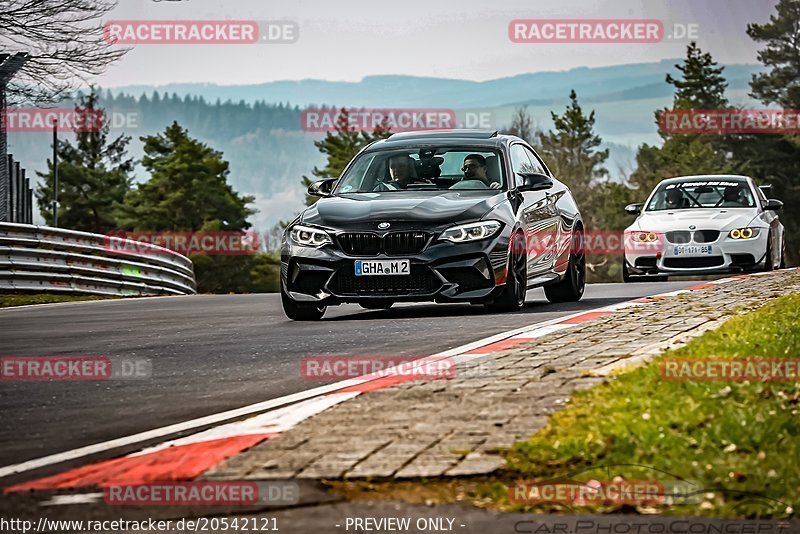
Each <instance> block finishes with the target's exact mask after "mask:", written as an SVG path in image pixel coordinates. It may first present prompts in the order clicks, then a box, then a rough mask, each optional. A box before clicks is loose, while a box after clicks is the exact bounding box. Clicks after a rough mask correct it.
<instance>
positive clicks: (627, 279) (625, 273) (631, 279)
mask: <svg viewBox="0 0 800 534" xmlns="http://www.w3.org/2000/svg"><path fill="white" fill-rule="evenodd" d="M622 281H623V282H624V283H626V284H636V283H640V282H666V281H667V277H666V276H663V275H662V276H650V277H645V276H631V273H630V271H629V270H628V263H627V262H626V261H625V258H623V259H622Z"/></svg>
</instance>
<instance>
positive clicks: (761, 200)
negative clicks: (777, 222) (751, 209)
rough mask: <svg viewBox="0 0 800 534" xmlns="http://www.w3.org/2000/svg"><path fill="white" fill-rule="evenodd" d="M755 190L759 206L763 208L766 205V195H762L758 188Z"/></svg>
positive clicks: (762, 192)
mask: <svg viewBox="0 0 800 534" xmlns="http://www.w3.org/2000/svg"><path fill="white" fill-rule="evenodd" d="M755 189H756V195H758V200H759V204H761V207H762V208H763V207H764V206H766V205H767V195H765V194H764V191H762V190H761V188H760V187H758V186H756V188H755Z"/></svg>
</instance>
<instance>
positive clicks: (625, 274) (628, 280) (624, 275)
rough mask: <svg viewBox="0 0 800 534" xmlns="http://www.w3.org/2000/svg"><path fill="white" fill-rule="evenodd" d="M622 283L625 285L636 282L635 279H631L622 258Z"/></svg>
mask: <svg viewBox="0 0 800 534" xmlns="http://www.w3.org/2000/svg"><path fill="white" fill-rule="evenodd" d="M622 281H623V282H625V283H626V284H630V283H633V282H636V278H634V277H632V276H631V272H630V271H629V270H628V262H627V261H625V258H622Z"/></svg>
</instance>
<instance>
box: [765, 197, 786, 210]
mask: <svg viewBox="0 0 800 534" xmlns="http://www.w3.org/2000/svg"><path fill="white" fill-rule="evenodd" d="M781 208H783V202H781V201H780V200H776V199H774V198H771V199H769V200H767V202H766V204H764V211H778V210H779V209H781Z"/></svg>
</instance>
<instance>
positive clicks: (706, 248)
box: [672, 245, 714, 256]
mask: <svg viewBox="0 0 800 534" xmlns="http://www.w3.org/2000/svg"><path fill="white" fill-rule="evenodd" d="M672 253H673V254H674V255H675V256H698V255H702V254H713V253H714V251H713V250H712V248H711V245H678V246H676V247H675V249H674V250H673V252H672Z"/></svg>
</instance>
